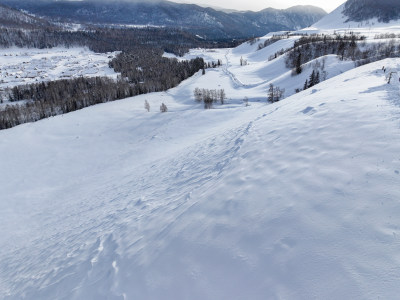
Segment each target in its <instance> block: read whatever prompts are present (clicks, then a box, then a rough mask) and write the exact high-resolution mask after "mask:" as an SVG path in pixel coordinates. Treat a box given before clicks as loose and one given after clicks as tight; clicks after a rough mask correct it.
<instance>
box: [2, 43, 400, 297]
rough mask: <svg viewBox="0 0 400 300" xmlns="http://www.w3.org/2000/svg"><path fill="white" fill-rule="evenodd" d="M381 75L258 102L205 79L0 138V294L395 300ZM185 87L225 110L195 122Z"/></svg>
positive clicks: (253, 94)
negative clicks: (215, 97)
mask: <svg viewBox="0 0 400 300" xmlns="http://www.w3.org/2000/svg"><path fill="white" fill-rule="evenodd" d="M230 53H231V52H229V53H228V59H229V55H230ZM226 54H227V52H226V50H225V52H224V51H223V50H221V52H220V53H218V52H217V53H216V55H226ZM328 59H329V58H328ZM382 65H385V66H387V68H390V69H391V70H393V71H396V70H399V66H400V61H399V60H397V59H391V60H386V61H384V62H377V63H374V64H371V65H367V66H364V67H361V68H358V69H355V70H351V71H348V72H346V73H344V74H342V75H340V76H337V77H335V78H332V79H330V80H328V81H326V82H323V83H321V84H320V85H318V86H315V88H314V89H312V90H311V89H310V90H307V91H304V92H301V93H299V94H297V95H295V96H292V97H290V98H287V99H285V100H283V101H281V102H279V103H276V104H274V105H266V104H265V98H262V97H263V95H265V90H264V87H263V86H250V87H249V86H247V87H246V86H241V85H238V84H237V82H236V81H235V80H234V79H233V78H232V77H231V76H229V74H228V73H227V71H230V72H232V71H231V70H232V69H228V68H223V67H222V68H219V69H208V70H207V71H206V75H205V76H202V75H201V74H200V73H199V74H196V75H195V76H194V77H193V78H190V79H188V80H186V81H184V82H183V83H182V84H181V85H180V86H179V87H177V88H175V89H172V90H170V91H168V92H166V93H155V94H148V95H141V96H138V97H134V98H131V99H126V100H121V101H116V102H112V103H107V104H102V105H97V106H94V107H90V108H87V109H84V110H80V111H77V112H74V113H70V114H66V115H63V116H57V117H54V118H50V119H47V120H42V121H39V122H36V123H31V124H24V125H21V126H18V127H15V128H12V129H10V130H5V131H1V132H0V141H1V142H0V153H2V156H1V158H2V159H1V161H0V162H1V168H2V170H5V174H7V178H6V179H5V180H3V181H2V197H1V201H0V214H1V217H0V228H1V232H0V235H1V237H2V238H1V239H0V249H1V250H0V270H1V271H0V278H1V280H0V282H1V284H0V291H2V294H0V298H4V299H188V298H190V299H222V298H224V299H225V298H227V299H243V298H251V299H265V298H269V299H310V298H317V299H321V298H323V299H338V298H357V299H376V298H378V297H381V298H385V299H391V298H395V297H396V296H397V295H398V293H399V288H398V284H397V279H398V276H399V275H400V274H399V271H398V268H397V266H398V263H399V260H398V255H397V253H398V252H399V247H400V245H399V238H398V235H399V228H400V227H399V226H400V224H399V222H398V220H397V218H396V215H397V214H398V213H399V211H398V210H399V206H398V199H400V191H399V189H398V184H399V182H400V175H399V172H400V158H399V156H398V153H399V150H400V149H399V145H400V134H399V130H398V128H399V120H400V119H399V116H400V114H399V102H398V96H399V86H398V82H396V81H393V83H392V85H388V84H387V83H386V78H385V74H383V72H382V70H381V67H382ZM250 66H251V65H250ZM234 75H239V74H234ZM240 75H241V74H240ZM238 77H239V76H238ZM195 87H199V88H203V87H204V88H221V87H222V88H225V90H226V93H227V96H228V104H227V105H226V106H219V105H216V106H215V109H213V110H207V111H206V110H203V108H202V105H201V104H197V103H195V102H194V100H193V96H192V93H193V90H194V88H195ZM246 95H249V96H250V97H249V98H250V101H251V102H250V104H251V106H250V107H244V106H243V104H242V103H241V99H242V98H243V97H244V96H246ZM144 99H147V100H148V101H149V103H150V105H151V111H150V113H146V112H145V110H144V107H143V103H144ZM261 99H263V102H257V100H261ZM161 102H164V103H165V104H166V105H167V106H168V108H169V112H168V113H165V114H161V113H159V112H158V107H159V104H161ZM21 143H23V144H25V145H29V147H21Z"/></svg>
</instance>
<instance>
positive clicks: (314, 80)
mask: <svg viewBox="0 0 400 300" xmlns="http://www.w3.org/2000/svg"><path fill="white" fill-rule="evenodd" d="M320 82H321V79H320V74H319V71H315V70H313V71H312V73H311V75H310V78H309V79H307V80H306V82H305V83H304V87H303V90H306V89H308V88H310V87H313V86H314V85H316V84H318V83H320Z"/></svg>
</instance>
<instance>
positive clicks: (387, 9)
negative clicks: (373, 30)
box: [343, 0, 400, 23]
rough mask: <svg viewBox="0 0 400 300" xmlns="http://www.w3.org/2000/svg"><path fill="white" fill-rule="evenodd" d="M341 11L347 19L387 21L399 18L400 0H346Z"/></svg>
mask: <svg viewBox="0 0 400 300" xmlns="http://www.w3.org/2000/svg"><path fill="white" fill-rule="evenodd" d="M343 13H344V15H345V16H347V17H348V21H356V22H361V21H366V20H369V19H372V18H377V19H378V21H379V22H384V23H388V22H390V21H392V20H398V19H400V0H348V1H347V2H346V4H345V6H344V10H343Z"/></svg>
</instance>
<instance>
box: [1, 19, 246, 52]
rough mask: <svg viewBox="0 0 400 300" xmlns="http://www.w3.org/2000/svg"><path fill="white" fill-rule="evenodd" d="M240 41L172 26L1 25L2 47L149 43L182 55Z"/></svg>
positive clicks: (125, 47)
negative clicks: (205, 37) (207, 36)
mask: <svg viewBox="0 0 400 300" xmlns="http://www.w3.org/2000/svg"><path fill="white" fill-rule="evenodd" d="M240 42H241V41H231V40H221V41H218V43H215V41H207V40H202V39H199V38H197V37H196V36H194V35H192V34H189V33H187V32H185V31H182V30H179V29H173V28H154V27H145V28H98V27H89V28H88V29H87V30H80V31H66V30H61V29H57V28H54V27H50V26H49V27H44V28H40V29H34V30H27V29H16V28H0V47H3V48H10V47H14V46H15V47H20V48H22V47H27V48H38V49H44V48H53V47H58V46H64V47H67V48H70V47H75V46H85V47H88V48H89V49H90V50H93V51H95V52H102V53H105V52H112V51H134V50H136V49H137V48H138V47H139V48H140V47H141V46H147V47H152V48H157V49H160V50H162V51H165V52H169V53H174V54H175V55H178V56H182V55H183V54H185V53H186V52H187V51H188V50H189V49H190V48H197V47H204V48H215V47H232V46H236V45H238V43H240Z"/></svg>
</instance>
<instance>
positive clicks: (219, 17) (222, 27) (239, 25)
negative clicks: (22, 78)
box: [0, 0, 326, 38]
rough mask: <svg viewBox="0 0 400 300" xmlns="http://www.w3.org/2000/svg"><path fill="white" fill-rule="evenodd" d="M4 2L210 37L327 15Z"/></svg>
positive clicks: (92, 1)
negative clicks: (180, 29) (172, 28)
mask: <svg viewBox="0 0 400 300" xmlns="http://www.w3.org/2000/svg"><path fill="white" fill-rule="evenodd" d="M0 2H1V3H4V4H6V5H9V6H11V7H14V8H17V9H23V10H25V11H28V12H30V13H33V14H35V15H40V16H46V17H50V18H52V19H53V20H63V21H69V22H71V21H72V22H80V23H81V22H83V23H92V24H93V23H94V24H109V25H110V24H113V25H154V26H167V27H182V28H183V29H184V30H188V31H190V32H192V33H195V34H198V35H201V36H205V37H207V38H242V37H251V36H260V35H264V34H266V33H268V32H271V31H280V30H293V29H299V28H303V27H307V26H309V25H311V24H313V23H315V22H316V21H318V20H319V19H320V18H322V17H323V16H325V15H326V12H325V11H323V10H322V9H320V8H317V7H313V6H295V7H292V8H289V9H286V10H278V9H272V8H268V9H265V10H262V11H259V12H251V11H246V12H231V13H228V12H224V11H219V10H215V9H212V8H204V7H200V6H198V5H193V4H178V3H174V2H169V1H153V2H148V1H134V2H132V1H123V0H119V1H96V0H84V1H65V0H62V1H52V0H1V1H0Z"/></svg>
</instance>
